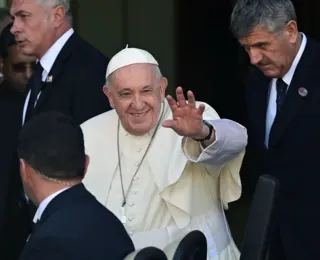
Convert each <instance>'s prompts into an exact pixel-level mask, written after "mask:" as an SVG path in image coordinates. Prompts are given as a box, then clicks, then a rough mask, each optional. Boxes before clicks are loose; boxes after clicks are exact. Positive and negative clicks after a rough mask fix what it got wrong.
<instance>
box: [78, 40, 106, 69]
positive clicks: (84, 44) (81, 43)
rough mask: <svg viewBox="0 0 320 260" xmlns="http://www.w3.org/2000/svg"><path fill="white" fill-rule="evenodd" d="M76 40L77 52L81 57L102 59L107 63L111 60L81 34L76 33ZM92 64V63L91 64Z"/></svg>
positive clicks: (84, 58)
mask: <svg viewBox="0 0 320 260" xmlns="http://www.w3.org/2000/svg"><path fill="white" fill-rule="evenodd" d="M74 37H75V39H74V40H75V42H76V46H77V52H76V54H78V55H79V56H80V57H82V59H83V60H84V61H86V60H96V59H99V60H102V61H104V62H106V63H108V62H109V58H107V57H106V56H105V55H104V54H103V53H102V52H101V51H100V50H99V49H97V48H96V47H94V46H93V45H92V44H91V43H89V42H88V41H86V40H84V39H82V38H81V37H80V36H79V35H77V34H75V36H74ZM89 65H90V64H89Z"/></svg>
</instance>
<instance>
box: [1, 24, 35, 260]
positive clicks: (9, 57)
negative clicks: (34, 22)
mask: <svg viewBox="0 0 320 260" xmlns="http://www.w3.org/2000/svg"><path fill="white" fill-rule="evenodd" d="M10 28H11V25H10V24H9V25H7V26H6V27H5V28H4V29H3V30H2V32H1V35H0V72H1V73H3V75H4V79H3V81H2V83H1V84H0V121H1V122H2V123H1V126H0V144H1V146H0V147H1V148H0V165H1V170H0V259H6V260H11V259H12V260H15V259H18V257H19V254H20V252H21V250H22V248H23V246H24V244H25V240H26V238H27V235H28V233H29V228H28V214H27V213H28V212H27V208H26V201H25V198H24V197H23V193H22V184H21V180H20V175H19V163H18V158H17V156H16V149H17V140H18V134H19V131H20V128H21V115H22V109H23V104H24V99H25V89H26V85H27V83H28V79H29V78H30V76H31V74H32V73H33V67H34V64H35V61H36V58H35V57H34V56H27V55H24V54H23V53H22V52H21V49H20V48H19V46H18V45H17V43H16V41H15V37H14V35H13V34H11V32H10Z"/></svg>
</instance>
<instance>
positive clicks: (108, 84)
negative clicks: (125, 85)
mask: <svg viewBox="0 0 320 260" xmlns="http://www.w3.org/2000/svg"><path fill="white" fill-rule="evenodd" d="M153 68H154V73H155V75H156V79H161V78H162V77H163V76H162V73H161V71H160V68H159V66H157V65H153ZM112 74H113V73H111V74H110V75H109V76H108V77H107V78H106V84H105V85H104V87H107V88H110V86H111V82H110V77H111V76H112Z"/></svg>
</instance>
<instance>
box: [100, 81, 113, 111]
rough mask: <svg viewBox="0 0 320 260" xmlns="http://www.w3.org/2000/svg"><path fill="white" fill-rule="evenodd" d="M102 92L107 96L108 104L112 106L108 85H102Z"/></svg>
mask: <svg viewBox="0 0 320 260" xmlns="http://www.w3.org/2000/svg"><path fill="white" fill-rule="evenodd" d="M103 93H104V94H105V95H106V96H107V98H108V100H109V104H110V106H111V107H112V108H114V102H113V97H112V93H111V90H110V87H108V86H107V85H104V86H103Z"/></svg>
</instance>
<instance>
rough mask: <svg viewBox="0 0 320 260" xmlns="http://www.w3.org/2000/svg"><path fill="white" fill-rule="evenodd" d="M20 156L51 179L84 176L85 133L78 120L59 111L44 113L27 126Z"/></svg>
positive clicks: (69, 178)
mask: <svg viewBox="0 0 320 260" xmlns="http://www.w3.org/2000/svg"><path fill="white" fill-rule="evenodd" d="M18 154H19V158H20V159H24V160H25V161H26V163H27V164H29V165H30V166H31V167H32V168H33V169H34V170H36V171H38V172H39V173H40V174H42V175H44V176H46V177H48V178H51V179H57V180H72V179H79V178H80V179H82V178H83V177H84V170H85V160H86V156H85V148H84V139H83V133H82V130H81V128H80V126H79V125H78V124H77V123H76V122H75V121H73V120H72V119H71V118H69V117H67V116H65V115H63V114H61V113H59V112H45V113H41V114H39V115H37V116H35V117H34V118H32V119H31V120H30V121H28V122H27V123H26V124H25V125H24V126H23V128H22V130H21V132H20V135H19V146H18Z"/></svg>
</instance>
